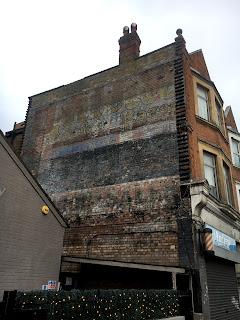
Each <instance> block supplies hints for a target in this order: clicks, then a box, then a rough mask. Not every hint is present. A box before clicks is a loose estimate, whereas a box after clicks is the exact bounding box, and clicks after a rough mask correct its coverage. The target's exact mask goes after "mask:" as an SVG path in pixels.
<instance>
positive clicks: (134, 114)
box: [22, 44, 180, 266]
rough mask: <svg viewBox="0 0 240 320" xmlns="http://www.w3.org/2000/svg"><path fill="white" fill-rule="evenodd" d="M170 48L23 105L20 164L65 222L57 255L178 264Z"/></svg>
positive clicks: (174, 137) (52, 91)
mask: <svg viewBox="0 0 240 320" xmlns="http://www.w3.org/2000/svg"><path fill="white" fill-rule="evenodd" d="M174 59H175V46H174V44H171V45H168V46H166V47H163V48H161V49H159V50H156V51H154V52H152V53H150V54H147V55H145V56H142V57H140V58H138V59H137V60H134V61H132V62H129V63H126V64H122V65H120V66H117V67H114V68H111V69H108V70H105V71H103V72H100V73H98V74H95V75H92V76H89V77H87V78H84V79H82V80H79V81H76V82H74V83H71V84H69V85H66V86H62V87H59V88H56V89H53V90H50V91H47V92H44V93H41V94H39V95H36V96H33V97H31V98H30V103H29V109H28V114H27V125H26V132H25V138H24V144H23V153H22V156H23V159H24V161H25V163H26V165H27V166H28V168H30V170H31V171H32V173H33V174H34V175H35V176H36V177H37V179H38V181H39V182H40V184H41V185H42V186H43V188H44V189H45V190H46V191H47V192H48V193H49V194H50V195H51V197H52V199H53V200H54V201H55V203H56V205H57V206H58V207H59V208H60V210H61V212H62V213H63V214H65V215H66V217H67V218H68V220H69V221H70V222H71V228H70V229H69V230H67V231H66V233H65V240H64V255H68V256H79V257H85V258H94V259H106V260H117V261H124V262H135V263H149V264H156V265H172V266H177V265H179V254H178V249H179V248H178V236H177V232H178V230H177V222H176V213H178V211H177V207H178V203H179V184H180V182H179V181H180V180H179V168H178V146H177V129H176V110H175V85H174Z"/></svg>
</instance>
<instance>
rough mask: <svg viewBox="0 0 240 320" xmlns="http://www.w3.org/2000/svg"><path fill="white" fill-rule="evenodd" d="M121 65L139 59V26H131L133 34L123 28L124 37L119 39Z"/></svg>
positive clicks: (133, 24) (126, 28)
mask: <svg viewBox="0 0 240 320" xmlns="http://www.w3.org/2000/svg"><path fill="white" fill-rule="evenodd" d="M118 42H119V46H120V49H119V63H120V64H122V63H125V62H130V61H133V60H135V59H136V58H138V57H139V53H140V49H139V48H140V44H141V40H140V38H139V36H138V34H137V24H136V23H132V24H131V33H129V28H128V27H127V26H125V27H124V28H123V36H122V37H121V38H120V39H119V41H118Z"/></svg>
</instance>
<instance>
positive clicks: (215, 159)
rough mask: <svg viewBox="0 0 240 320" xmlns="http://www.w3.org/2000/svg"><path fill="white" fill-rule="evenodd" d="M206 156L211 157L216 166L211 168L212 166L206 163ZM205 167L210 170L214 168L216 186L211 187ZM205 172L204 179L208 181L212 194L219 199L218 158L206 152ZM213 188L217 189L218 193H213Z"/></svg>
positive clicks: (204, 152)
mask: <svg viewBox="0 0 240 320" xmlns="http://www.w3.org/2000/svg"><path fill="white" fill-rule="evenodd" d="M205 156H210V157H211V158H212V160H213V163H214V166H213V167H211V166H210V165H208V164H207V163H206V161H205V159H206V158H205ZM205 166H206V167H208V168H212V169H213V177H214V182H215V186H213V185H210V183H209V181H208V179H207V176H206V170H205ZM203 170H204V177H205V179H206V180H207V181H208V184H209V186H210V194H211V195H212V196H213V197H215V198H217V199H219V187H218V175H217V156H216V155H215V154H213V153H210V152H208V151H206V150H203ZM213 188H215V189H216V192H212V190H214V189H213Z"/></svg>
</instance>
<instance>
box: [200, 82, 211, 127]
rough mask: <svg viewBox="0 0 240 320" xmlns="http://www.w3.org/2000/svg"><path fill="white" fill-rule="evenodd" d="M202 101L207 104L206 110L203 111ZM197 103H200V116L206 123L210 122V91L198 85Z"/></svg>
mask: <svg viewBox="0 0 240 320" xmlns="http://www.w3.org/2000/svg"><path fill="white" fill-rule="evenodd" d="M202 93H204V94H202ZM200 101H202V102H204V103H205V108H206V109H205V110H202V109H201V103H200ZM197 103H198V116H199V117H200V118H202V119H204V120H206V121H210V109H209V90H208V89H207V88H205V87H203V86H202V85H200V84H197ZM205 114H206V115H205Z"/></svg>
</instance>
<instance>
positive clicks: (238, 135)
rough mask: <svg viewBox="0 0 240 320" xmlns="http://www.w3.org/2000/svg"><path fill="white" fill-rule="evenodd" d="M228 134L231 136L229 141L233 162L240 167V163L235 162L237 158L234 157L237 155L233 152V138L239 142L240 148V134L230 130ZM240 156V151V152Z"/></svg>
mask: <svg viewBox="0 0 240 320" xmlns="http://www.w3.org/2000/svg"><path fill="white" fill-rule="evenodd" d="M228 136H229V142H230V148H231V155H232V163H233V165H234V166H235V167H237V168H240V165H239V164H237V163H235V158H234V157H235V156H234V152H233V140H235V141H237V142H238V146H239V148H240V134H237V133H234V132H232V131H228ZM239 151H240V149H239ZM239 156H240V153H239Z"/></svg>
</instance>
